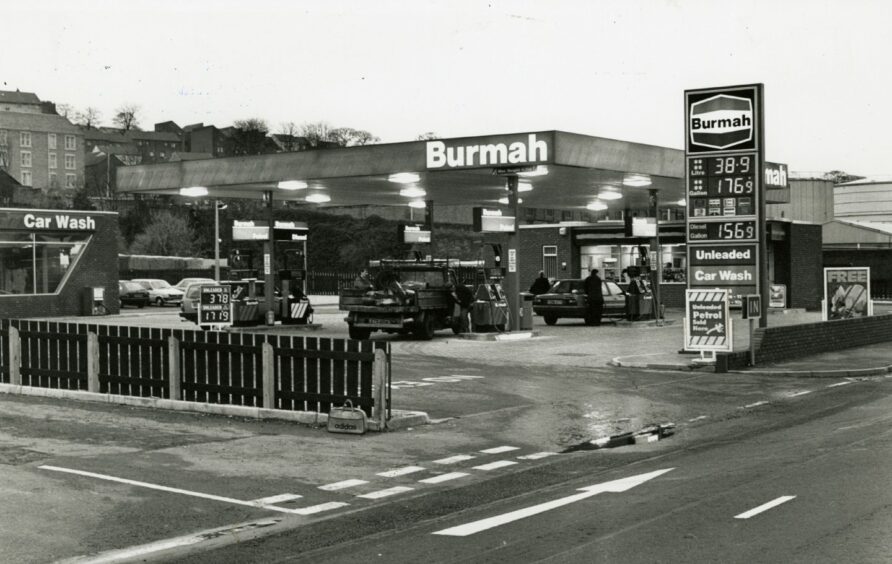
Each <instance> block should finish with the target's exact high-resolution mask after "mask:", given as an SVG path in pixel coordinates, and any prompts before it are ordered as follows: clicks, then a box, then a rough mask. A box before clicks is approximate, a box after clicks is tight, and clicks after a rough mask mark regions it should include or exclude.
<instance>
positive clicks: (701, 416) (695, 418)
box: [688, 415, 709, 423]
mask: <svg viewBox="0 0 892 564" xmlns="http://www.w3.org/2000/svg"><path fill="white" fill-rule="evenodd" d="M708 418H709V416H708V415H700V416H699V417H694V418H693V419H688V423H693V422H694V421H700V420H701V419H708Z"/></svg>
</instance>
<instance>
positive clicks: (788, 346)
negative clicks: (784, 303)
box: [716, 314, 892, 372]
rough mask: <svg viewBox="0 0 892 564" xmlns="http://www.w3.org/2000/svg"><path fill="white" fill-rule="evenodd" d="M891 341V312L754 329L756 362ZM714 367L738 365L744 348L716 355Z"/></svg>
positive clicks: (744, 360) (744, 358) (745, 355)
mask: <svg viewBox="0 0 892 564" xmlns="http://www.w3.org/2000/svg"><path fill="white" fill-rule="evenodd" d="M887 341H892V314H887V315H874V316H870V317H860V318H857V319H838V320H834V321H821V322H817V323H806V324H803V325H786V326H781V327H764V328H759V329H756V330H755V332H754V334H753V343H754V346H755V348H756V364H757V365H758V364H762V363H770V362H780V361H784V360H790V359H794V358H799V357H803V356H810V355H815V354H819V353H823V352H829V351H837V350H843V349H849V348H853V347H861V346H864V345H872V344H875V343H883V342H887ZM717 356H718V357H720V359H719V360H718V361H717V363H716V371H717V372H722V371H724V370H723V369H725V370H727V369H734V368H742V367H744V366H746V365H747V364H748V361H749V354H748V353H747V352H735V353H728V354H722V353H720V354H719V355H717Z"/></svg>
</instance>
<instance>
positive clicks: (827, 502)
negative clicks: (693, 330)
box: [187, 383, 892, 563]
mask: <svg viewBox="0 0 892 564" xmlns="http://www.w3.org/2000/svg"><path fill="white" fill-rule="evenodd" d="M887 387H888V384H886V383H883V384H882V385H875V384H870V385H868V384H864V385H863V386H862V387H861V388H860V389H857V388H856V387H853V388H850V389H849V390H847V391H846V393H840V394H832V393H826V394H825V395H824V397H822V398H820V399H819V400H818V401H814V400H812V401H805V400H802V401H801V402H799V403H793V404H788V405H785V406H783V407H778V408H775V409H773V410H771V411H770V412H766V413H763V414H761V415H760V416H759V417H758V418H757V420H755V419H754V420H751V421H749V422H748V423H747V424H745V425H739V424H733V423H726V424H724V425H719V426H716V427H714V428H713V429H712V431H713V432H717V431H723V432H726V433H727V434H722V433H720V434H718V435H715V434H714V433H710V435H712V436H710V437H709V438H704V439H703V440H702V441H698V442H696V443H689V444H686V445H685V446H684V447H683V448H677V449H671V450H669V451H661V452H653V453H636V454H631V453H629V454H628V455H626V456H622V455H620V454H619V451H615V452H613V453H611V454H612V455H614V456H616V457H617V458H618V459H617V460H612V461H608V460H604V459H605V458H608V459H609V458H610V457H611V456H610V455H606V456H605V455H604V453H603V452H597V453H587V454H584V455H580V456H579V457H576V458H575V459H572V460H567V461H562V462H561V463H554V464H552V465H551V466H550V468H549V469H550V470H551V472H553V473H557V474H560V475H561V477H562V478H563V479H558V480H553V478H554V474H545V473H544V472H541V471H540V472H531V473H532V474H534V476H528V477H523V476H520V475H513V476H511V477H510V478H511V483H506V480H508V477H503V478H502V479H501V480H493V481H492V482H489V483H487V484H485V485H484V486H485V487H486V488H487V489H488V490H489V491H490V492H498V494H499V495H493V493H489V494H487V493H486V492H483V491H476V492H471V491H462V490H454V491H453V492H450V495H449V496H448V497H446V496H443V495H440V496H429V498H422V499H419V500H417V501H416V503H415V504H408V503H407V504H403V505H402V507H400V508H399V513H401V515H395V512H394V509H393V508H378V509H370V510H368V513H369V514H368V515H347V516H344V517H342V518H338V519H334V520H332V521H329V522H327V523H324V524H323V525H321V526H317V527H312V528H308V529H302V528H297V529H295V530H294V531H291V532H288V533H284V534H279V535H275V536H270V537H267V538H265V539H260V540H257V541H253V542H243V543H238V544H235V545H229V546H226V547H225V548H221V549H218V550H216V551H212V552H209V553H204V554H202V555H201V556H192V557H189V558H188V559H187V561H190V562H248V561H256V562H260V561H262V562H343V563H352V562H370V561H379V562H407V563H408V562H624V563H625V562H802V563H817V562H828V563H838V562H850V563H855V562H876V563H879V562H889V561H890V560H892V534H890V530H892V528H890V524H892V490H890V488H889V487H888V485H889V484H890V483H892V468H890V465H889V461H890V460H892V429H890V423H892V415H890V413H892V399H890V398H889V397H888V396H885V395H881V396H880V398H879V399H872V397H876V393H877V392H883V391H888V390H887ZM634 448H635V447H628V448H626V449H624V450H633V449H634ZM546 476H547V477H546ZM549 478H552V479H549ZM636 478H637V482H636ZM479 487H480V486H478V489H479ZM586 488H588V490H586ZM602 490H607V491H602ZM611 490H614V491H611ZM623 490H625V491H623ZM444 502H445V503H447V504H448V505H449V506H450V507H449V509H448V511H444V509H443V507H442V505H441V504H442V503H444ZM465 503H467V504H468V505H467V506H465V505H464V504H465ZM425 513H426V514H425ZM404 515H409V516H411V518H410V519H406V518H404V517H402V516H404ZM338 531H352V533H353V534H352V535H349V536H347V538H344V537H345V535H343V534H338ZM326 534H331V535H332V538H335V539H338V540H339V541H340V542H337V543H336V544H334V546H332V547H330V548H324V549H316V550H309V551H307V550H306V548H308V547H312V546H313V545H314V544H318V543H319V542H320V541H319V539H320V538H324V537H325V536H326ZM323 542H324V541H323Z"/></svg>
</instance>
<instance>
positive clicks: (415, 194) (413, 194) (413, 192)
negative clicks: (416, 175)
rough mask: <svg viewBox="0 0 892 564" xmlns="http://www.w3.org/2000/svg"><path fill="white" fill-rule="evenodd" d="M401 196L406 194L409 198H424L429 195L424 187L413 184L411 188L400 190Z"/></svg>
mask: <svg viewBox="0 0 892 564" xmlns="http://www.w3.org/2000/svg"><path fill="white" fill-rule="evenodd" d="M400 196H405V197H407V198H423V197H425V196H427V192H425V191H424V188H419V187H418V186H411V187H409V188H403V189H402V190H400Z"/></svg>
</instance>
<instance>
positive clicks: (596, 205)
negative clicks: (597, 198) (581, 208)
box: [585, 202, 607, 211]
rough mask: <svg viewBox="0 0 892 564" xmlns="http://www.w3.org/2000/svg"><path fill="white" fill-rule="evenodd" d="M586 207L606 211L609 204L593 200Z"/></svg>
mask: <svg viewBox="0 0 892 564" xmlns="http://www.w3.org/2000/svg"><path fill="white" fill-rule="evenodd" d="M585 207H586V208H587V209H590V210H592V211H604V210H606V209H607V204H605V203H604V202H592V203H590V204H589V205H587V206H585Z"/></svg>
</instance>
